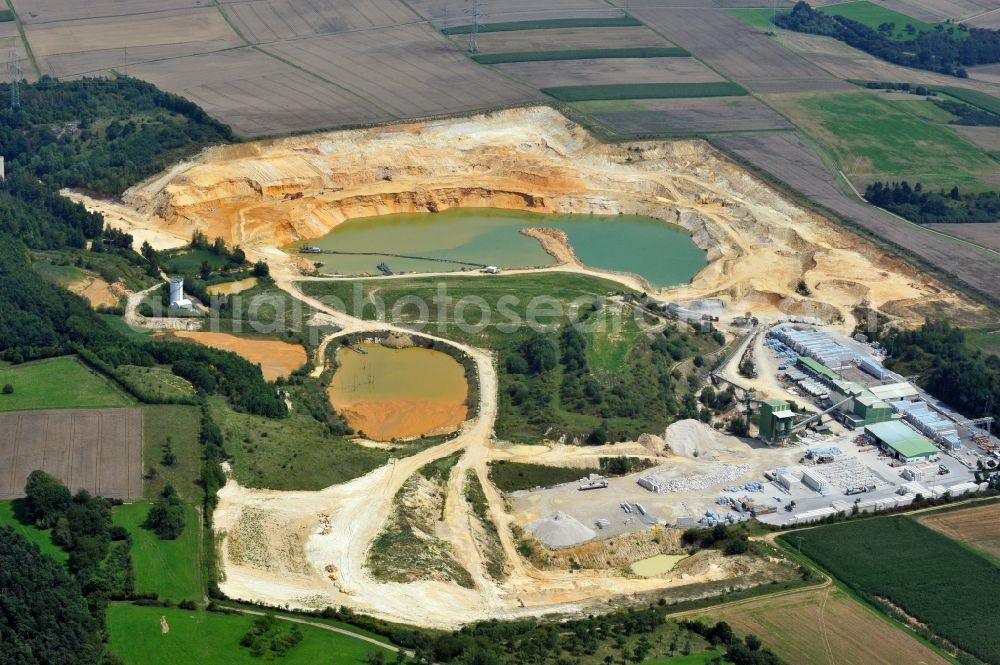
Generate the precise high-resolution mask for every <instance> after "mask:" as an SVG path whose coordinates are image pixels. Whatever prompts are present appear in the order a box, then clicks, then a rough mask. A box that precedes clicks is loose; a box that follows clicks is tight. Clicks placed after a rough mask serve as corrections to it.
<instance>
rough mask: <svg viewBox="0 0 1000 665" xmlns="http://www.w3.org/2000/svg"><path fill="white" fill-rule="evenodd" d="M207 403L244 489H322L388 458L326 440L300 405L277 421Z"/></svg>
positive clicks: (214, 401)
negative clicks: (287, 415)
mask: <svg viewBox="0 0 1000 665" xmlns="http://www.w3.org/2000/svg"><path fill="white" fill-rule="evenodd" d="M209 402H210V404H211V409H212V414H213V417H214V418H215V421H216V422H217V423H218V424H219V426H220V427H221V428H222V431H223V434H224V435H225V437H226V450H227V451H228V452H229V454H230V455H232V456H233V473H234V474H235V476H236V479H237V480H238V481H240V483H241V484H243V485H247V486H250V487H269V488H273V489H282V490H297V489H298V490H318V489H322V488H324V487H328V486H330V485H335V484H337V483H342V482H346V481H348V480H351V479H352V478H357V477H358V476H362V475H364V474H366V473H368V472H369V471H371V470H372V469H375V468H377V467H379V466H381V465H383V464H385V463H386V461H387V460H388V458H389V453H388V452H386V451H384V450H375V449H372V448H364V447H362V446H359V445H357V444H354V443H352V442H351V441H349V440H347V439H342V438H335V437H327V436H325V435H324V434H323V431H322V429H321V427H320V424H319V423H318V422H317V421H316V420H315V419H314V418H313V417H312V416H310V415H309V414H308V413H307V412H305V407H303V406H301V404H299V405H296V408H294V409H293V410H292V412H291V414H290V415H289V417H288V418H282V419H280V420H279V419H271V418H263V417H260V416H252V415H249V414H245V413H237V412H236V411H233V410H232V409H230V408H229V407H228V406H226V405H225V403H224V402H223V401H222V400H221V399H218V398H211V399H210V401H209ZM397 455H398V454H397Z"/></svg>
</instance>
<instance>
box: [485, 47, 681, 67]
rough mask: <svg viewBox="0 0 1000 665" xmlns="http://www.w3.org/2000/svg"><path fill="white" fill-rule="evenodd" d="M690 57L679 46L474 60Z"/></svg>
mask: <svg viewBox="0 0 1000 665" xmlns="http://www.w3.org/2000/svg"><path fill="white" fill-rule="evenodd" d="M688 55H690V54H689V53H688V52H687V51H685V50H684V49H682V48H680V47H679V46H665V47H664V46H643V47H639V48H591V49H571V50H568V51H516V52H513V53H486V54H483V53H480V54H478V55H474V56H472V59H473V60H475V61H476V62H478V63H479V64H481V65H497V64H501V63H505V62H542V61H555V60H600V59H607V58H684V57H687V56H688Z"/></svg>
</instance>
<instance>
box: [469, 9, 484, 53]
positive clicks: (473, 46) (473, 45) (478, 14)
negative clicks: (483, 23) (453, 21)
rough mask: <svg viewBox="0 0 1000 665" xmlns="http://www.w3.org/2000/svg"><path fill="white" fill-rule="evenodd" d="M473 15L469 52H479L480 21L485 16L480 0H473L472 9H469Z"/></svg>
mask: <svg viewBox="0 0 1000 665" xmlns="http://www.w3.org/2000/svg"><path fill="white" fill-rule="evenodd" d="M469 14H470V15H471V16H472V32H470V33H469V53H479V21H480V19H481V18H482V17H483V12H482V10H481V9H480V0H472V9H471V10H469Z"/></svg>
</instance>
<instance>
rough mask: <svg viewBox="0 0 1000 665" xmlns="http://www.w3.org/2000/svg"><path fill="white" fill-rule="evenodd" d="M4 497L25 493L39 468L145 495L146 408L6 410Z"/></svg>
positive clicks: (117, 493)
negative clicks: (143, 453)
mask: <svg viewBox="0 0 1000 665" xmlns="http://www.w3.org/2000/svg"><path fill="white" fill-rule="evenodd" d="M0 432H4V433H5V436H3V437H2V438H0V469H3V470H4V471H6V473H3V474H0V499H13V498H18V497H21V496H24V483H25V481H26V480H27V479H28V475H29V474H30V473H31V472H32V471H34V470H35V469H42V470H44V471H47V472H48V473H50V474H52V475H53V476H55V477H57V478H59V479H60V480H62V481H63V482H64V483H65V484H66V486H67V487H69V488H70V489H71V490H72V491H74V492H75V491H77V490H80V489H85V490H87V491H88V492H90V493H91V494H94V495H97V496H104V497H109V498H120V499H136V498H139V497H141V496H142V478H141V473H142V471H141V469H142V410H141V409H73V410H68V409H63V410H56V411H18V412H7V413H0Z"/></svg>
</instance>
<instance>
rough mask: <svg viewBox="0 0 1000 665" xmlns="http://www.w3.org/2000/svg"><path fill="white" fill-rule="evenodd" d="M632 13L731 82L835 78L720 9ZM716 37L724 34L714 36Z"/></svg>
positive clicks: (805, 82) (810, 84) (794, 85)
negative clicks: (749, 28)
mask: <svg viewBox="0 0 1000 665" xmlns="http://www.w3.org/2000/svg"><path fill="white" fill-rule="evenodd" d="M634 13H635V15H636V16H637V17H638V18H639V19H641V20H642V21H643V23H645V24H646V25H648V26H649V27H651V28H653V29H654V30H656V31H657V32H659V33H661V34H663V35H664V36H665V37H666V38H667V39H669V40H670V41H671V42H673V43H674V44H676V45H677V46H680V47H681V48H685V49H687V50H688V51H690V52H691V53H692V54H693V55H694V56H695V57H697V58H698V59H699V60H701V61H703V62H704V63H705V64H707V65H708V66H709V67H711V68H712V69H714V70H715V71H717V72H719V73H720V74H722V75H723V76H725V77H727V78H729V79H732V80H734V81H736V82H737V83H741V84H745V85H747V86H750V85H751V82H753V81H758V80H764V81H770V80H775V79H777V80H780V81H781V82H782V83H783V84H784V85H785V87H786V88H790V89H802V88H801V87H800V86H806V87H805V89H808V90H812V89H815V87H816V86H817V85H822V84H823V83H829V84H831V85H832V84H835V83H836V82H835V80H834V79H833V77H832V76H830V75H829V74H828V73H827V72H825V71H824V70H823V69H821V68H820V67H818V66H816V65H815V64H813V63H811V62H809V61H808V60H806V59H804V58H802V57H800V56H798V55H796V54H794V53H790V52H789V51H788V50H787V49H785V48H783V47H782V46H781V45H779V44H777V43H775V42H774V40H772V39H771V38H769V37H767V36H766V35H764V34H763V33H762V32H760V31H753V30H748V29H747V26H746V24H745V23H744V22H743V21H741V20H740V19H738V18H736V17H735V16H733V15H732V14H730V13H729V12H728V11H727V10H725V9H716V8H707V7H706V8H704V9H701V8H699V9H692V8H689V7H680V8H677V7H664V6H654V5H651V6H643V7H640V8H637V9H636V10H635V12H634ZM720 35H726V38H725V39H720Z"/></svg>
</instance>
